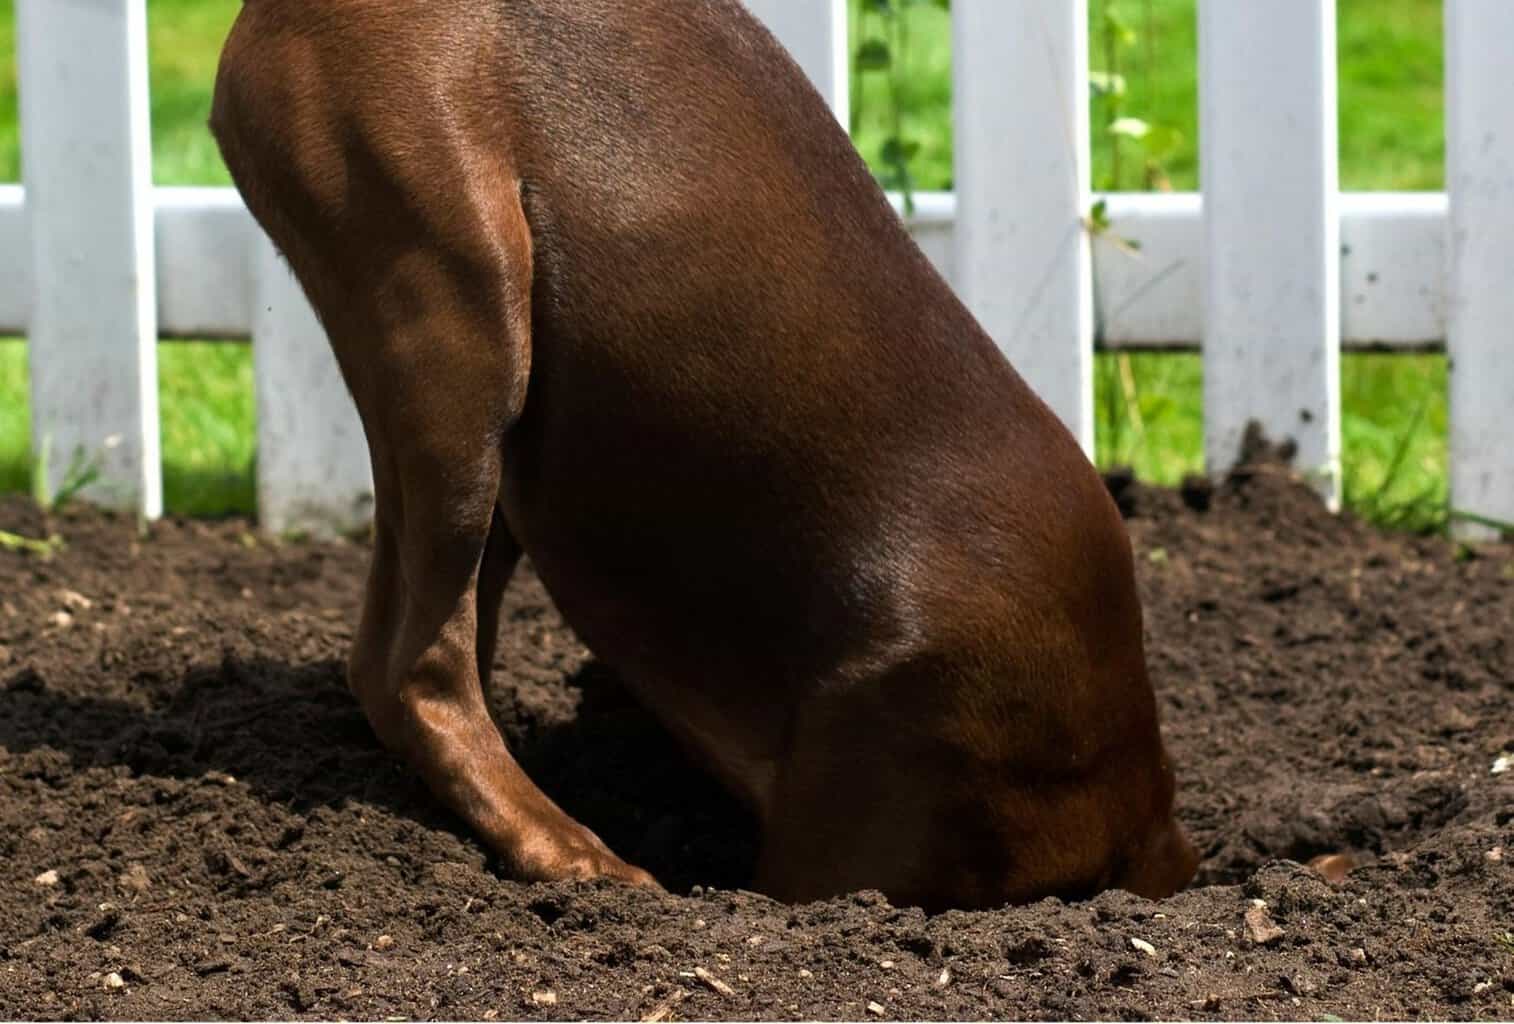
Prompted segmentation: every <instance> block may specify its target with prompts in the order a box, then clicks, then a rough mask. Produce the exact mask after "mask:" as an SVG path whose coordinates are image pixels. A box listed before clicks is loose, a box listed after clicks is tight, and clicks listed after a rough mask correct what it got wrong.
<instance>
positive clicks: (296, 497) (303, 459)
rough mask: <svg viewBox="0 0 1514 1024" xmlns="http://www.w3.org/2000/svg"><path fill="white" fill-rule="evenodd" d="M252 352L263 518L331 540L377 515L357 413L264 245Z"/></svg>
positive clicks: (321, 339)
mask: <svg viewBox="0 0 1514 1024" xmlns="http://www.w3.org/2000/svg"><path fill="white" fill-rule="evenodd" d="M259 245H260V251H259V256H258V260H257V269H256V274H257V280H258V284H257V289H258V291H257V294H258V301H257V306H256V308H255V309H254V311H253V327H252V332H253V336H252V352H253V376H254V382H255V383H254V387H255V389H256V392H257V416H258V464H257V496H258V519H259V522H260V524H261V525H262V526H263V528H264V529H265V530H268V531H270V532H273V533H284V532H286V531H291V530H297V531H301V532H305V533H309V534H312V535H316V536H328V535H331V534H333V533H342V532H347V531H350V530H355V529H358V528H361V527H363V526H365V525H367V523H368V522H369V521H370V520H371V519H372V516H373V474H372V469H371V467H370V463H369V461H368V444H367V439H366V437H365V436H364V434H363V424H362V421H361V420H360V419H359V418H358V414H357V407H356V406H355V405H354V404H353V402H352V396H351V395H349V394H348V393H347V387H346V385H345V384H344V383H343V382H342V376H341V372H340V371H339V370H338V369H337V365H336V357H335V356H334V355H332V353H331V346H330V345H329V344H328V343H327V341H326V332H325V330H324V329H323V328H322V327H321V324H320V321H318V320H317V319H316V316H315V312H314V311H313V310H312V309H311V308H310V303H309V302H308V301H307V300H306V298H305V293H304V291H303V290H302V289H301V288H300V285H299V282H298V281H296V280H295V277H294V274H293V273H292V272H291V271H290V270H289V268H288V266H286V265H285V264H284V262H283V260H282V259H280V258H279V256H278V254H277V253H276V252H275V250H274V247H273V243H271V242H269V241H268V240H267V239H266V238H259Z"/></svg>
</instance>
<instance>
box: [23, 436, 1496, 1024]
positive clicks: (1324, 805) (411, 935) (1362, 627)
mask: <svg viewBox="0 0 1514 1024" xmlns="http://www.w3.org/2000/svg"><path fill="white" fill-rule="evenodd" d="M1110 485H1111V489H1112V490H1113V491H1115V493H1116V494H1117V496H1118V498H1119V500H1120V503H1121V505H1122V507H1123V508H1124V510H1125V511H1126V513H1127V515H1128V517H1129V520H1128V521H1129V526H1130V531H1131V534H1132V536H1133V538H1134V542H1135V549H1136V557H1137V561H1138V564H1139V573H1140V580H1141V589H1142V594H1143V597H1144V600H1145V606H1146V612H1147V626H1148V633H1149V641H1150V660H1151V667H1152V676H1153V678H1154V679H1155V681H1156V686H1157V692H1158V697H1159V700H1160V702H1161V705H1162V708H1163V712H1164V716H1165V728H1166V735H1167V737H1168V743H1169V747H1170V749H1171V751H1172V753H1173V755H1174V758H1175V760H1176V762H1177V765H1178V769H1179V776H1180V793H1179V802H1180V815H1181V818H1182V820H1183V821H1184V823H1185V824H1186V825H1187V827H1188V829H1189V830H1190V832H1191V834H1192V835H1193V836H1194V838H1195V840H1196V842H1197V843H1198V844H1199V845H1200V847H1201V849H1202V851H1203V855H1204V863H1203V867H1202V868H1201V874H1200V877H1199V879H1198V880H1197V882H1196V885H1195V887H1194V888H1192V889H1190V890H1189V891H1187V892H1184V893H1182V894H1180V895H1178V896H1176V897H1174V898H1173V899H1170V900H1166V901H1163V902H1155V903H1154V902H1148V901H1145V900H1141V899H1136V898H1134V897H1131V896H1129V895H1125V894H1121V893H1108V894H1105V895H1103V896H1101V897H1099V898H1097V899H1095V900H1093V901H1091V902H1088V903H1081V904H1063V903H1060V902H1055V901H1047V902H1043V903H1039V904H1036V905H1034V906H1028V907H1017V908H1007V909H1003V910H998V911H994V912H991V913H947V914H941V915H939V916H934V917H927V916H926V915H925V914H923V913H921V912H920V911H919V910H917V909H911V908H904V907H893V906H890V905H889V904H888V903H887V902H886V901H885V900H883V899H882V898H881V897H880V896H878V895H877V894H874V893H858V894H855V895H851V896H846V897H842V898H838V899H835V900H832V901H830V902H825V903H816V904H811V905H808V906H786V905H782V904H779V903H775V902H772V901H771V900H768V899H766V898H764V897H762V896H759V895H755V894H752V893H749V892H744V891H742V889H741V887H742V886H743V885H744V884H747V882H748V879H749V872H750V870H751V866H752V861H753V848H754V842H755V831H754V828H753V825H752V823H751V822H750V821H748V820H747V819H745V818H744V817H743V816H742V815H741V814H740V813H739V812H738V811H737V810H736V809H735V808H734V806H733V804H732V801H731V800H730V799H729V798H727V797H726V796H725V795H724V794H723V793H722V791H721V790H720V789H719V788H718V787H717V786H716V785H715V784H713V783H712V782H710V781H709V780H708V779H706V778H705V776H704V775H703V774H702V773H701V772H700V771H699V770H698V769H697V768H696V767H695V766H693V765H691V764H690V763H688V762H687V761H685V760H684V759H683V758H682V756H681V755H680V753H679V751H678V750H677V748H676V747H675V746H674V744H673V743H672V742H671V741H670V740H669V739H668V737H667V736H666V735H665V734H663V733H662V732H661V731H660V729H659V728H658V727H657V726H656V725H655V724H654V723H653V722H652V721H651V720H650V719H649V718H648V716H647V715H645V714H644V713H642V712H641V711H640V710H639V709H638V708H637V707H636V706H635V705H634V704H633V703H632V702H631V701H630V699H629V698H628V697H627V696H626V695H625V694H624V693H623V692H622V691H621V690H620V689H619V687H618V686H617V683H616V680H615V677H614V675H613V673H611V672H610V671H609V670H607V669H606V668H604V667H602V666H601V665H598V664H596V663H595V662H594V661H593V660H592V659H591V658H590V657H589V656H588V655H587V653H586V652H585V651H584V649H583V648H582V647H581V646H580V645H579V643H578V641H577V640H576V639H575V638H574V636H573V634H572V633H570V632H569V631H568V630H567V629H566V628H565V627H564V626H563V624H562V622H561V621H560V619H559V618H558V616H557V614H556V612H555V611H554V610H553V608H552V605H551V603H550V602H549V600H548V598H547V596H546V594H545V593H544V592H543V590H542V588H541V586H540V585H539V584H538V583H537V582H536V580H535V579H534V578H533V577H532V576H531V575H530V573H529V570H524V569H523V571H522V572H521V574H520V576H519V578H518V579H517V580H516V582H515V583H514V584H513V585H512V589H511V593H510V597H509V602H508V606H507V609H506V615H505V619H506V626H505V629H506V631H507V636H506V637H505V638H504V639H503V641H502V643H501V645H500V651H501V654H500V663H499V667H498V672H497V677H498V681H497V684H496V687H495V703H496V707H495V710H496V713H497V716H498V718H499V720H500V723H501V725H502V726H503V727H504V729H505V730H506V732H507V733H508V735H509V738H510V740H511V741H512V743H513V744H514V747H515V749H516V750H517V751H519V753H520V756H521V759H522V760H523V761H524V762H525V764H526V766H527V768H528V770H529V771H530V772H531V774H532V775H533V777H535V778H536V779H537V780H538V781H539V782H540V783H541V784H542V786H543V787H544V788H545V789H546V790H547V791H548V792H549V793H550V794H551V795H552V796H553V797H555V798H556V799H557V800H558V801H559V802H560V803H562V804H563V805H564V806H565V807H566V808H567V809H568V810H569V811H570V812H571V813H573V814H575V815H577V816H579V817H580V818H581V819H583V820H584V821H585V822H587V823H588V824H589V825H590V826H591V827H592V828H593V829H595V830H596V831H597V832H599V834H600V835H601V836H603V837H604V838H605V839H606V841H608V842H609V843H610V844H611V846H613V847H614V848H615V849H617V850H618V851H619V852H621V853H622V854H623V855H625V856H627V857H628V858H629V859H632V860H634V861H636V862H638V863H640V864H642V865H644V866H645V867H647V868H648V869H650V870H651V871H653V872H654V873H655V874H656V875H657V876H658V877H659V878H660V879H662V880H663V882H664V883H665V884H666V885H667V887H668V889H669V891H670V892H671V893H673V894H674V895H659V894H654V893H649V892H640V891H636V892H633V891H628V890H625V889H622V888H617V887H614V886H608V885H597V884H575V885H537V886H527V885H518V884H515V883H512V882H509V881H505V880H503V879H502V878H501V877H500V875H499V873H498V872H497V870H496V868H495V865H494V864H493V863H492V862H491V860H490V858H489V856H488V855H487V854H486V853H485V852H484V850H483V849H482V848H481V847H480V846H479V845H478V843H477V842H476V841H475V840H474V839H473V838H472V836H471V835H469V833H468V832H467V830H466V829H465V828H463V827H462V826H460V825H459V823H458V822H457V821H455V820H454V819H452V818H450V817H448V816H447V815H445V814H443V813H440V812H439V811H438V809H437V807H436V805H435V804H434V803H433V801H432V800H431V799H430V798H429V796H428V795H427V794H426V793H425V791H424V790H423V789H422V788H421V786H420V785H419V784H418V783H417V782H416V781H415V780H414V779H413V778H412V776H411V774H410V773H409V772H408V771H407V770H405V769H403V768H402V767H400V766H399V765H398V764H397V763H396V762H395V761H394V760H393V759H391V758H390V757H389V756H388V755H387V754H386V753H385V752H384V751H383V750H382V749H381V748H380V747H379V746H378V745H377V744H376V742H375V740H374V739H373V736H372V735H371V733H370V731H369V729H368V726H367V725H366V723H365V721H364V719H363V717H362V715H361V713H360V712H359V710H358V708H357V706H356V705H355V704H354V703H353V700H352V698H351V697H350V696H349V695H348V693H347V690H346V688H345V686H344V684H343V679H342V668H341V662H342V659H343V658H344V657H345V654H346V650H347V646H348V644H349V643H350V641H351V638H352V623H353V621H354V616H355V606H356V600H357V597H358V594H359V592H360V588H361V584H362V579H363V574H364V568H365V563H366V557H367V556H366V552H365V550H364V548H363V546H362V545H361V544H356V543H347V544H335V545H317V544H309V543H283V544H279V543H273V542H270V541H268V540H265V539H260V538H257V537H256V536H255V535H254V534H253V533H252V532H251V530H250V529H249V528H248V527H247V526H246V525H245V524H239V523H215V524H206V523H197V522H174V521H165V522H161V523H158V524H155V525H154V526H152V528H151V529H150V530H149V531H148V533H147V535H146V536H145V537H139V536H138V534H137V531H136V529H135V527H134V525H133V524H130V523H127V522H123V521H118V520H114V519H111V518H108V517H106V516H103V515H101V514H98V513H86V512H76V513H70V514H65V515H62V516H59V517H55V518H54V519H53V520H51V521H48V522H44V521H43V519H42V518H41V517H40V516H39V515H38V514H37V513H36V512H35V511H34V510H33V509H32V508H31V507H30V506H29V505H27V504H25V503H23V502H20V501H10V502H9V503H4V504H0V528H4V529H7V530H10V531H13V532H17V533H21V534H26V535H30V536H39V535H46V534H47V533H50V532H54V531H55V532H57V533H58V534H60V535H61V536H62V537H63V538H65V539H66V541H67V547H66V549H65V550H63V551H61V552H60V553H58V554H57V555H56V556H54V557H52V558H50V559H46V560H44V559H43V558H41V557H39V556H38V555H37V554H33V553H27V552H24V551H0V1017H49V1018H56V1017H97V1018H105V1017H109V1018H130V1019H147V1018H185V1017H253V1018H265V1017H276V1018H288V1017H321V1018H334V1017H343V1018H390V1017H402V1018H458V1017H467V1018H485V1019H496V1018H497V1019H509V1018H579V1017H593V1018H606V1017H609V1018H629V1019H632V1020H636V1019H658V1020H675V1019H680V1018H791V1017H801V1018H860V1019H871V1018H873V1017H885V1018H921V1017H924V1018H943V1017H944V1018H985V1017H992V1018H1002V1017H1056V1018H1076V1017H1120V1018H1144V1017H1185V1018H1193V1017H1197V1018H1234V1017H1243V1018H1250V1019H1258V1018H1276V1017H1286V1018H1298V1017H1308V1018H1321V1017H1326V1016H1335V1017H1341V1018H1348V1019H1355V1018H1374V1017H1420V1016H1437V1017H1447V1016H1449V1017H1457V1018H1482V1017H1487V1018H1498V1017H1504V1018H1507V1017H1511V1016H1514V935H1511V934H1510V932H1511V931H1514V770H1509V771H1505V770H1504V769H1505V768H1506V767H1507V766H1508V765H1509V763H1510V761H1514V757H1511V751H1514V715H1511V714H1510V709H1511V696H1514V639H1511V633H1514V550H1511V549H1510V548H1508V547H1500V546H1491V547H1487V548H1483V549H1479V550H1477V551H1475V552H1469V551H1465V550H1458V549H1457V548H1455V547H1453V546H1452V545H1450V544H1448V543H1447V542H1444V541H1440V540H1433V539H1415V538H1409V537H1405V536H1391V535H1385V534H1382V533H1380V532H1377V531H1375V530H1374V529H1372V528H1369V527H1368V526H1365V525H1363V524H1361V523H1359V522H1356V521H1354V520H1353V519H1352V518H1351V517H1349V516H1342V517H1334V516H1331V515H1330V514H1328V513H1327V512H1326V511H1325V509H1324V508H1322V507H1321V506H1320V505H1319V504H1318V503H1317V502H1316V501H1315V499H1314V498H1313V497H1312V495H1311V493H1310V492H1309V491H1308V490H1307V488H1305V487H1304V486H1302V485H1301V484H1300V483H1298V482H1297V481H1296V480H1295V479H1293V478H1292V477H1291V476H1290V474H1288V473H1287V472H1286V470H1285V469H1284V468H1282V467H1281V466H1279V465H1277V464H1274V463H1266V462H1264V463H1257V464H1253V465H1251V466H1250V467H1248V468H1247V469H1245V470H1242V471H1240V472H1238V473H1237V474H1236V475H1234V476H1233V477H1232V478H1231V479H1230V480H1228V481H1226V482H1225V483H1224V484H1223V485H1221V486H1219V487H1217V488H1215V489H1214V490H1213V491H1210V490H1209V489H1207V488H1203V487H1191V488H1189V489H1187V490H1186V491H1185V492H1184V493H1178V492H1173V491H1166V490H1158V489H1149V488H1145V487H1142V486H1140V485H1138V484H1135V483H1133V482H1131V481H1129V480H1127V479H1112V480H1111V481H1110ZM1341 851H1349V852H1351V853H1353V854H1354V855H1356V856H1357V857H1358V859H1359V860H1360V862H1361V864H1362V866H1361V867H1359V868H1358V869H1357V870H1356V871H1354V872H1353V873H1351V874H1350V875H1349V876H1347V878H1346V879H1345V881H1344V882H1342V883H1340V884H1332V883H1330V882H1327V881H1326V880H1324V879H1323V878H1322V877H1321V876H1320V875H1318V874H1316V873H1315V872H1314V871H1312V870H1310V869H1309V868H1307V867H1305V866H1303V865H1304V864H1305V863H1307V862H1308V861H1309V860H1310V859H1311V858H1313V857H1315V856H1316V855H1319V854H1326V853H1337V852H1341ZM1257 901H1262V902H1257Z"/></svg>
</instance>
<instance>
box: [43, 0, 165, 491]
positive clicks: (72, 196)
mask: <svg viewBox="0 0 1514 1024" xmlns="http://www.w3.org/2000/svg"><path fill="white" fill-rule="evenodd" d="M16 19H17V20H16V29H17V34H16V49H17V55H18V58H19V65H18V70H19V73H20V93H21V135H22V155H23V164H22V176H23V179H24V184H25V189H26V193H25V194H26V203H25V211H26V221H27V225H26V227H27V235H28V237H29V239H30V243H31V249H30V256H31V275H30V281H31V289H32V292H31V303H30V306H31V309H30V314H29V316H28V324H27V332H28V335H29V337H30V353H31V357H30V363H31V405H32V438H33V447H34V449H35V451H36V453H37V457H38V458H45V459H46V463H47V470H48V472H47V476H48V481H47V483H48V487H49V489H50V492H51V493H53V494H56V493H58V491H59V489H60V488H62V487H63V486H64V484H65V480H66V478H68V477H72V478H73V480H75V481H78V480H81V479H83V478H84V474H85V473H87V472H89V471H90V470H91V469H93V470H95V471H97V472H98V477H97V479H96V480H95V482H94V483H92V484H90V485H89V486H88V487H85V488H84V489H82V490H81V491H80V492H79V493H80V494H81V495H82V496H84V497H86V498H89V499H90V500H93V501H95V502H98V503H101V504H106V505H113V506H116V507H119V508H129V509H134V510H136V511H137V512H138V513H140V514H141V515H143V516H145V517H146V518H155V517H157V516H158V515H160V514H161V512H162V507H163V486H162V467H161V460H160V457H159V453H158V370H157V367H158V361H157V314H156V305H155V302H156V282H155V278H154V273H153V205H152V200H153V193H152V152H151V140H150V139H149V137H148V124H147V118H148V91H147V11H146V8H145V6H144V4H143V3H142V0H95V2H93V3H59V2H58V0H20V3H19V4H18V6H17V8H16Z"/></svg>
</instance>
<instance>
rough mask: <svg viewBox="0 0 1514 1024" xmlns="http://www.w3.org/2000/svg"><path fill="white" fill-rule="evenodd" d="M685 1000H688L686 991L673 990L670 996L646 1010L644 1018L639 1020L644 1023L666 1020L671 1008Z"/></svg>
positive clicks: (682, 989) (683, 989)
mask: <svg viewBox="0 0 1514 1024" xmlns="http://www.w3.org/2000/svg"><path fill="white" fill-rule="evenodd" d="M687 998H689V990H688V989H686V988H675V989H674V990H673V992H672V994H671V995H669V996H668V997H667V998H666V999H664V1000H663V1001H662V1002H660V1003H658V1004H657V1005H656V1006H654V1007H652V1008H651V1009H650V1010H648V1011H647V1014H646V1016H644V1017H642V1018H641V1019H642V1021H644V1022H655V1021H661V1020H667V1019H668V1016H669V1015H670V1014H672V1012H673V1007H675V1006H677V1005H678V1004H679V1003H681V1002H683V1001H684V1000H685V999H687Z"/></svg>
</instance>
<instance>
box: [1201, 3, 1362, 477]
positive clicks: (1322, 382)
mask: <svg viewBox="0 0 1514 1024" xmlns="http://www.w3.org/2000/svg"><path fill="white" fill-rule="evenodd" d="M1335 76H1336V53H1335V0H1269V2H1267V3H1235V2H1233V0H1200V3H1199V108H1200V109H1199V136H1200V138H1199V141H1200V154H1199V160H1200V166H1199V177H1200V182H1201V185H1202V187H1203V189H1204V255H1205V264H1204V288H1203V294H1204V341H1203V347H1204V435H1205V456H1206V461H1207V463H1208V465H1209V468H1210V471H1211V472H1216V473H1218V472H1223V471H1224V470H1226V469H1227V468H1229V467H1230V466H1231V465H1233V464H1234V462H1235V461H1236V458H1237V456H1238V455H1239V453H1240V445H1241V438H1242V436H1243V434H1244V431H1245V429H1246V425H1247V423H1248V422H1249V421H1251V420H1256V421H1258V422H1260V424H1261V425H1262V427H1263V429H1265V430H1266V431H1267V433H1268V434H1269V435H1271V437H1272V438H1273V439H1274V440H1277V441H1281V440H1283V439H1284V438H1292V439H1293V440H1294V441H1296V442H1297V444H1298V456H1297V460H1296V464H1297V465H1298V466H1299V468H1300V469H1302V470H1304V471H1305V472H1307V473H1309V474H1311V476H1312V477H1313V478H1314V480H1315V482H1316V484H1317V486H1318V487H1319V489H1320V490H1321V492H1322V493H1323V494H1324V495H1325V497H1326V498H1327V500H1329V501H1330V502H1331V503H1332V504H1336V503H1338V502H1339V497H1340V449H1341V434H1340V260H1341V257H1340V214H1339V194H1338V188H1339V186H1338V173H1337V147H1336V84H1335V82H1336V77H1335Z"/></svg>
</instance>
